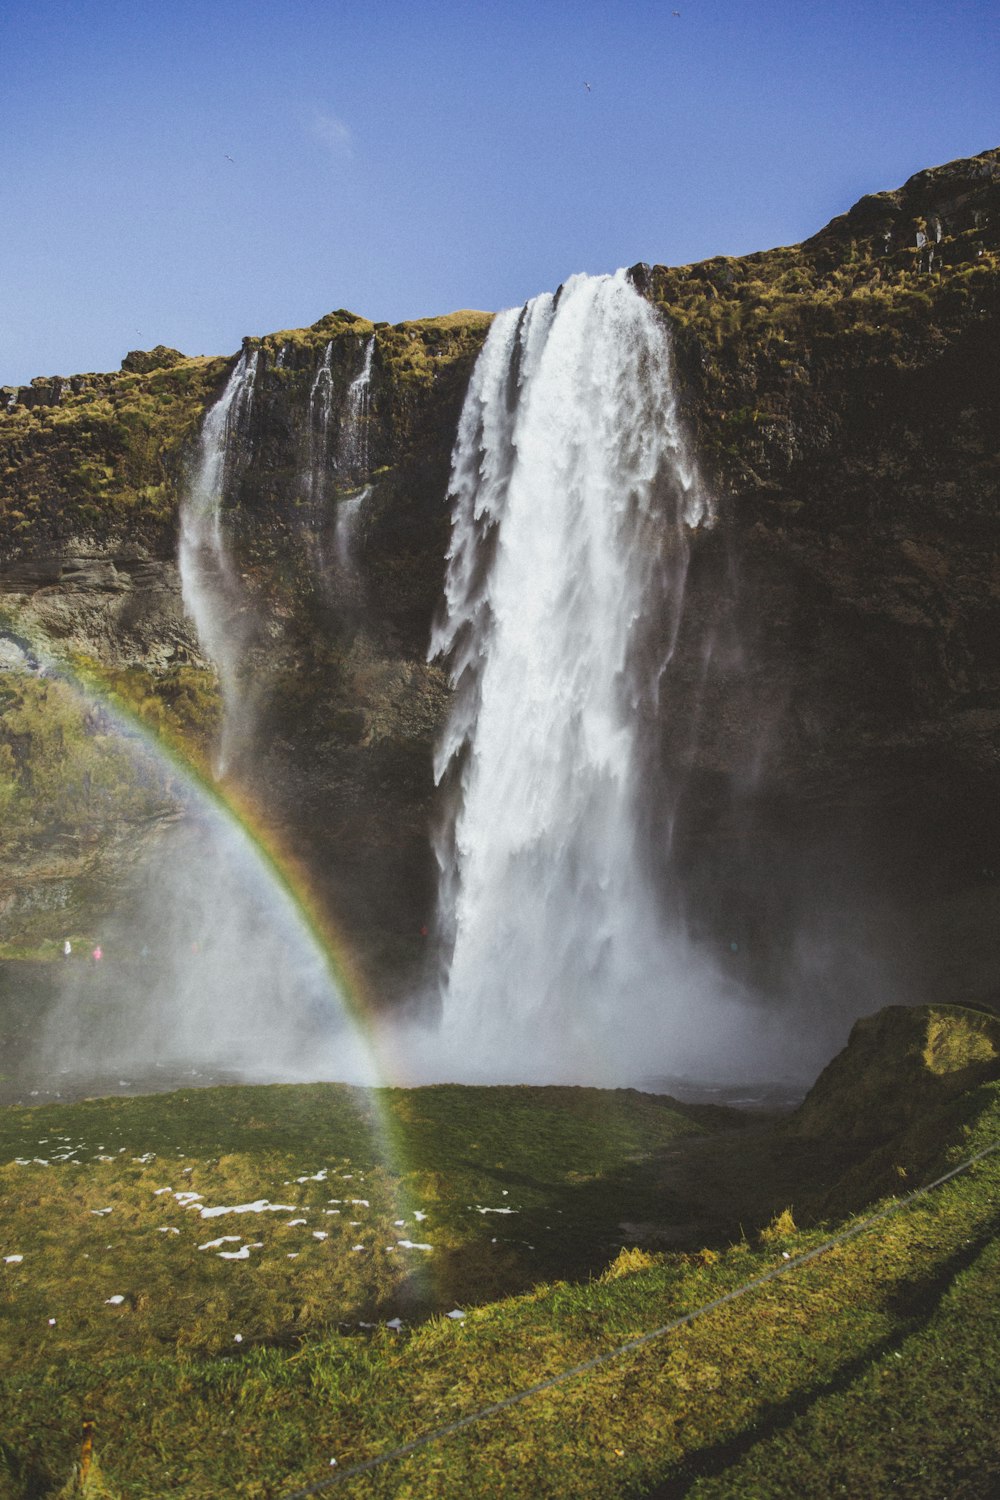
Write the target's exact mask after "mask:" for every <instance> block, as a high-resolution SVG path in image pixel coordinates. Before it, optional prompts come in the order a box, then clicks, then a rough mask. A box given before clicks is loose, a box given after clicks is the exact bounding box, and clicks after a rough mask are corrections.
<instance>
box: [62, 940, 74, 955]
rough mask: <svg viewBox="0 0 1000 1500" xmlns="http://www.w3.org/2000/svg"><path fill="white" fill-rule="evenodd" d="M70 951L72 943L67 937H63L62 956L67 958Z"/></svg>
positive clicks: (71, 950)
mask: <svg viewBox="0 0 1000 1500" xmlns="http://www.w3.org/2000/svg"><path fill="white" fill-rule="evenodd" d="M72 952H73V944H72V943H71V942H70V940H69V938H64V940H63V958H69V956H70V954H71V953H72Z"/></svg>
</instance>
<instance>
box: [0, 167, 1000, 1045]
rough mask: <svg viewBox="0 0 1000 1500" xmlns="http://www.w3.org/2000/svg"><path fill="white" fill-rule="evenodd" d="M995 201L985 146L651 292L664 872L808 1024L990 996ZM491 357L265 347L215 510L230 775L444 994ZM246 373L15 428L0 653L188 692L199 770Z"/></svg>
mask: <svg viewBox="0 0 1000 1500" xmlns="http://www.w3.org/2000/svg"><path fill="white" fill-rule="evenodd" d="M998 173H1000V155H998V153H997V152H989V153H986V154H984V155H983V156H981V157H977V158H974V159H972V160H971V161H966V162H958V163H952V164H949V165H948V166H946V167H941V168H936V169H934V170H932V171H929V172H925V173H921V174H919V175H918V176H917V177H915V178H913V179H911V181H910V182H909V183H907V184H906V185H905V187H903V188H901V189H899V190H897V191H895V192H892V193H883V194H877V195H874V196H872V197H870V198H866V199H863V200H862V201H861V203H859V204H857V205H856V206H855V207H854V208H853V209H852V210H851V211H850V212H849V213H847V214H845V215H843V216H842V217H841V218H839V219H836V220H834V221H833V223H832V224H830V225H829V226H827V228H826V229H824V230H822V231H821V232H820V233H819V234H817V235H816V236H814V238H813V239H811V240H809V241H806V242H805V243H804V244H803V245H800V246H796V247H791V248H787V249H778V250H772V251H765V252H762V253H760V254H758V255H754V256H747V257H742V258H738V259H730V258H721V257H720V258H717V259H715V260H712V261H707V262H704V263H702V264H700V265H696V266H689V267H680V268H668V267H660V266H656V267H645V266H640V267H635V268H633V271H632V272H631V273H630V274H631V281H632V284H633V286H635V287H636V288H637V289H638V290H639V291H640V292H642V294H643V295H644V296H645V297H646V298H647V300H648V301H649V302H650V303H651V304H652V306H653V307H654V308H655V309H656V310H657V311H658V313H660V314H661V315H662V317H663V318H664V319H665V320H666V321H667V323H668V324H669V327H670V332H671V335H672V343H673V355H674V361H675V366H676V376H677V385H678V392H679V395H678V400H679V405H680V410H681V415H682V417H683V420H684V423H685V425H686V429H687V431H688V432H689V434H690V436H691V440H692V446H693V450H694V452H695V453H696V454H697V459H698V463H699V466H700V469H701V472H702V475H703V479H704V482H705V485H706V488H707V490H708V491H709V492H710V493H711V495H712V496H713V498H714V503H715V507H716V511H717V519H716V521H715V524H714V525H713V526H711V527H703V528H700V529H698V530H697V531H693V532H692V533H691V535H690V537H689V539H688V541H689V548H690V556H689V559H688V567H687V578H686V585H685V590H684V607H683V611H682V614H681V617H680V620H679V622H674V621H672V620H671V619H670V617H669V610H666V611H664V614H663V617H662V619H653V620H651V621H649V622H647V625H648V630H647V635H648V649H649V651H650V655H651V658H652V657H654V656H656V654H657V652H660V653H661V655H662V652H661V647H662V645H663V638H665V636H666V634H668V633H669V632H670V631H672V630H673V629H674V626H675V624H676V629H677V639H676V645H675V649H674V651H673V654H672V656H671V657H670V660H669V665H668V667H667V669H666V671H665V673H664V674H663V677H662V679H661V681H660V684H659V694H658V699H657V704H658V706H656V707H655V708H654V707H650V705H649V704H646V705H644V706H643V707H642V710H641V711H642V713H643V715H644V721H643V727H642V734H643V737H644V743H646V744H648V745H652V746H653V749H654V752H655V753H653V754H652V755H650V756H648V757H646V758H645V759H644V768H643V773H642V778H643V779H642V782H641V786H640V791H639V796H638V806H639V816H640V818H642V819H644V820H645V822H646V824H647V825H648V826H647V827H646V828H645V829H644V834H643V836H644V840H645V847H648V848H649V849H650V850H651V851H653V853H652V855H651V858H652V859H653V861H654V864H655V865H656V868H655V869H653V870H652V871H651V879H652V880H653V882H654V884H655V888H656V889H657V891H658V892H659V899H660V900H662V902H663V903H664V905H665V906H667V907H669V909H670V910H671V911H672V912H674V913H675V914H676V915H677V916H678V919H679V920H682V921H683V923H684V924H685V927H686V930H687V931H688V933H689V934H690V936H691V938H692V940H693V941H694V942H696V943H700V944H703V945H704V946H705V947H706V948H707V949H709V950H710V951H711V952H712V953H713V955H714V956H715V958H716V960H717V961H718V962H719V963H720V964H721V965H723V966H724V967H726V968H727V969H728V970H729V971H730V972H731V973H732V974H733V976H734V977H736V978H737V979H739V980H741V981H744V982H749V983H751V984H752V985H754V986H757V987H758V988H759V989H760V991H761V992H763V993H766V994H768V995H770V996H781V995H783V996H784V997H785V998H786V999H787V1000H788V1001H789V1002H792V1001H794V1002H795V1003H796V1004H797V1005H798V1006H799V1007H800V1008H801V1007H805V1009H806V1011H807V1012H808V1013H809V1014H810V1017H811V1021H810V1024H812V1022H813V1021H815V1022H816V1024H817V1025H819V1024H820V1018H821V1016H822V1013H823V1011H824V1009H829V1008H830V1007H833V1008H834V1009H836V1010H837V1011H838V1014H839V1013H840V1012H841V1011H842V1012H843V1014H844V1015H845V1016H847V1015H848V1014H856V1013H859V1012H860V1011H863V1010H866V1009H870V1008H873V1006H874V1005H875V1004H876V1003H880V1002H881V1001H882V1000H885V999H896V998H902V999H908V998H918V997H920V998H923V997H925V996H927V997H930V998H938V999H970V998H979V999H982V998H988V996H989V994H990V993H991V992H994V991H997V990H1000V972H998V969H997V959H996V957H995V955H994V954H993V952H992V944H991V941H990V938H989V934H990V933H991V932H992V931H994V930H995V923H996V918H997V915H998V901H997V890H998V884H997V882H998V879H1000V848H998V829H997V813H996V809H997V808H998V807H1000V798H998V796H997V791H998V786H997V781H998V761H997V729H998V726H1000V654H998V650H997V642H998V640H1000V574H998V568H997V523H996V514H997V477H998V459H997V442H996V434H997V432H998V431H1000V422H998V417H1000V413H998V411H997V405H998V399H1000V395H998V393H1000V369H998V363H1000V356H998V352H997V351H998V349H1000V339H998V336H997V335H998V297H997V288H998V259H997V258H998V224H1000V181H998ZM488 328H489V319H488V318H487V317H486V316H484V315H476V314H454V315H452V316H450V317H448V318H442V319H437V320H429V321H427V322H424V323H416V324H408V325H398V326H393V327H390V326H388V325H384V324H372V323H370V322H368V321H366V320H364V319H358V318H355V317H354V316H353V315H351V314H346V313H335V314H331V315H329V316H328V317H327V318H324V319H322V320H321V321H320V322H319V323H317V324H315V325H314V326H313V327H312V328H311V329H306V330H298V331H293V332H290V333H279V334H274V335H269V336H268V337H267V338H265V339H262V340H252V341H250V342H249V343H248V349H250V350H251V352H254V351H255V352H256V353H257V361H258V370H257V376H256V382H255V389H254V401H253V408H252V412H251V414H250V418H249V421H248V425H247V429H246V431H245V432H243V433H242V434H241V435H240V438H239V445H238V447H239V451H238V453H236V456H235V457H234V459H233V461H232V462H231V464H230V467H229V471H228V473H227V477H226V481H225V486H224V492H223V494H222V498H221V507H220V525H221V527H222V530H223V533H224V536H225V542H226V547H227V549H228V551H227V556H228V557H229V559H230V564H231V568H232V574H233V577H234V579H235V580H236V586H235V587H234V590H233V593H232V595H231V597H230V599H229V601H228V605H227V608H228V609H229V610H230V611H231V614H232V619H233V622H234V624H236V623H238V625H239V630H240V632H241V636H240V638H241V640H242V642H243V644H242V647H241V661H240V664H239V665H238V667H237V669H236V671H237V677H242V679H243V680H244V681H245V682H246V683H247V684H252V686H253V710H254V711H253V715H252V724H251V725H250V727H249V728H248V730H247V736H248V738H247V742H246V744H245V746H244V754H243V757H242V759H240V760H238V763H237V764H236V766H235V768H234V770H233V772H232V774H233V775H235V776H237V777H238V778H244V779H245V780H246V781H249V782H250V783H252V784H253V785H254V787H255V788H256V789H257V791H258V793H259V794H260V795H261V796H262V797H264V798H265V800H266V801H267V803H268V807H269V816H270V817H271V818H272V819H273V821H274V822H276V823H278V824H280V825H281V826H282V828H283V829H284V830H285V833H286V835H287V836H288V838H289V839H290V840H291V841H292V843H293V845H294V846H295V847H296V848H297V849H298V851H299V853H300V855H301V856H302V858H303V859H304V860H305V861H306V862H307V863H308V864H309V866H310V867H311V868H312V869H313V870H314V871H315V872H316V879H317V883H318V885H319V887H320V892H321V899H324V900H326V901H327V902H328V903H329V905H330V907H331V909H333V910H335V911H336V912H337V913H338V915H339V917H340V919H341V921H342V923H343V925H344V926H345V927H346V928H347V929H348V930H349V931H350V932H351V933H352V934H353V936H354V937H355V938H356V939H357V941H358V944H359V947H360V950H361V952H362V955H363V958H364V960H365V961H366V962H367V966H368V968H369V970H370V972H371V973H372V974H373V975H374V976H375V977H376V979H377V980H378V981H379V982H380V984H381V986H382V989H383V992H384V993H386V994H389V993H391V992H395V991H398V992H402V991H403V990H405V989H406V988H407V987H408V986H409V985H410V984H411V983H412V981H413V978H414V976H415V975H417V974H419V973H420V972H421V965H422V964H423V963H424V961H425V956H426V948H427V940H426V939H425V938H423V937H422V935H421V928H422V927H424V926H427V925H432V922H433V917H432V913H433V909H434V904H435V889H436V878H437V877H436V869H435V862H434V859H433V856H432V852H431V840H430V835H429V830H430V828H431V826H432V823H433V821H434V819H435V818H436V817H438V812H439V809H438V804H437V803H436V801H435V795H434V786H433V774H432V756H433V749H434V746H435V744H436V743H437V742H438V740H439V736H440V734H441V731H442V727H443V725H444V723H445V722H446V717H447V712H448V703H449V688H448V685H447V681H446V677H445V673H444V670H443V669H442V666H441V665H440V664H438V663H428V662H427V660H426V657H427V647H428V641H429V637H430V630H431V624H432V620H433V618H434V615H435V611H436V609H437V608H438V604H439V601H440V599H441V596H442V590H443V586H444V579H445V572H446V552H447V549H448V546H449V539H450V502H449V498H448V485H449V470H450V459H451V453H452V448H453V445H454V442H455V436H456V431H457V427H458V420H459V413H460V411H461V408H462V403H463V399H464V397H465V393H466V389H467V386H468V383H469V379H470V375H471V372H472V369H473V367H474V364H475V361H476V358H477V356H478V354H479V352H480V350H481V348H482V345H483V342H484V339H485V337H486V334H487V331H488ZM366 360H368V361H369V370H368V384H367V387H366V388H365V405H364V410H363V416H361V417H359V415H358V413H359V412H360V411H361V406H360V404H359V401H358V400H357V399H354V398H352V396H351V391H352V387H353V389H354V392H355V397H356V396H357V393H358V391H359V390H360V389H361V387H360V386H359V384H358V382H359V380H360V378H361V376H362V375H363V373H364V366H365V361H366ZM233 366H234V362H233V361H232V360H230V361H224V360H218V359H216V360H186V359H180V360H178V359H177V358H176V351H163V352H162V353H160V352H158V351H152V353H151V354H150V355H148V356H145V355H144V356H142V357H141V358H136V357H135V356H134V355H132V356H129V360H128V362H127V368H125V369H123V371H122V372H121V373H120V374H117V375H88V376H74V377H72V378H65V379H46V380H40V381H38V382H35V383H34V384H33V385H32V387H30V388H26V389H23V390H21V391H6V392H5V393H4V397H3V404H2V407H0V454H2V459H3V463H2V467H0V486H2V488H0V507H2V511H0V515H2V529H0V612H2V613H0V628H3V629H4V630H6V631H7V632H8V634H11V635H13V636H16V637H18V638H24V639H30V640H32V641H36V640H37V639H38V638H39V637H47V638H48V639H49V640H50V641H51V642H52V643H53V645H54V647H55V648H56V649H57V650H59V651H62V652H64V653H65V652H73V653H75V654H76V655H77V656H80V655H82V656H84V657H86V658H87V659H88V661H89V662H91V663H92V664H94V666H95V668H97V669H101V670H105V671H106V672H109V673H111V674H112V675H113V676H114V685H115V688H116V690H117V691H119V692H120V693H122V694H124V695H126V696H127V695H128V694H130V693H131V694H132V695H133V700H134V701H137V702H140V704H141V703H142V702H145V703H146V705H147V708H146V710H145V711H147V712H151V710H150V709H149V706H148V705H149V703H150V702H153V703H155V702H157V701H166V700H167V699H169V700H170V701H169V702H168V703H167V708H166V709H165V710H164V712H169V714H170V715H172V716H173V717H172V719H171V724H172V726H173V727H174V728H175V729H176V731H177V732H178V733H179V734H180V735H181V736H184V735H188V736H189V737H190V739H191V740H192V742H199V743H201V744H202V745H203V746H204V747H205V754H206V757H210V746H209V742H210V740H211V739H212V737H213V735H214V734H215V733H216V731H217V727H218V724H217V714H218V703H217V695H216V699H215V706H214V707H213V706H212V705H211V703H210V702H209V700H210V699H211V698H212V693H213V691H214V689H213V686H212V685H213V682H214V678H213V675H212V673H211V671H210V670H209V669H208V666H207V663H206V660H205V654H204V646H203V644H199V640H198V637H197V634H196V632H195V630H194V628H193V624H192V621H191V619H190V617H189V616H188V615H187V614H186V613H185V611H184V610H183V608H182V602H181V591H180V584H179V579H178V574H177V567H176V561H177V540H178V515H179V512H180V509H181V506H182V503H183V501H184V497H185V495H186V494H188V493H189V488H190V484H191V479H192V473H193V471H194V469H195V466H196V464H197V461H198V443H199V440H200V434H201V430H202V428H201V424H202V421H203V418H204V414H205V412H206V410H207V409H209V408H210V407H211V406H212V405H213V403H215V402H217V401H218V399H219V397H220V396H221V394H222V393H223V391H224V389H225V387H226V383H227V381H228V380H229V378H230V376H231V374H232V371H233ZM324 366H325V370H326V374H322V371H323V370H324ZM352 414H353V416H352ZM351 420H354V422H355V429H354V431H353V433H351V432H350V431H349V427H350V422H351ZM359 421H360V422H361V424H362V426H363V432H362V431H361V429H360V428H359V427H358V422H359ZM318 456H319V457H318ZM317 463H320V464H321V466H322V473H318V472H317V468H316V465H317ZM345 518H347V519H346V520H345ZM658 630H659V632H660V635H661V639H659V640H658V639H657V631H658ZM12 659H14V658H12ZM3 660H6V658H3ZM3 671H6V669H4V668H2V664H0V672H3ZM184 674H187V677H188V678H190V680H191V682H192V683H195V682H196V683H198V684H199V685H200V687H201V688H203V689H204V692H203V694H202V697H201V698H200V699H198V702H199V703H200V705H201V707H200V709H199V708H198V707H197V706H196V707H192V706H191V705H192V703H194V702H195V699H196V698H197V694H193V688H192V693H191V694H189V695H188V697H184V695H183V694H181V692H180V690H179V688H178V683H179V682H180V680H181V678H182V676H183V675H184ZM6 680H8V681H9V680H10V678H9V675H8V676H7V679H6ZM185 680H187V678H185ZM192 694H193V696H192ZM171 695H172V696H171ZM3 733H4V731H3V727H2V720H0V739H2V737H3ZM22 753H30V752H23V751H22ZM840 1034H841V1033H840V1032H838V1039H839V1037H840ZM830 1050H832V1048H831V1049H830Z"/></svg>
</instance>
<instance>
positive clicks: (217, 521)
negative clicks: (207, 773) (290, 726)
mask: <svg viewBox="0 0 1000 1500" xmlns="http://www.w3.org/2000/svg"><path fill="white" fill-rule="evenodd" d="M257 360H258V353H257V351H256V350H254V351H253V352H252V353H248V352H247V350H244V351H243V353H242V354H241V355H240V357H239V359H238V360H237V362H236V364H235V366H234V367H233V372H232V374H231V375H230V377H229V380H228V381H227V383H226V388H225V390H224V391H223V393H222V395H221V396H220V397H219V399H218V401H217V402H216V403H215V405H214V406H213V407H212V408H211V410H210V411H209V412H208V415H207V416H206V417H205V421H204V423H203V424H202V429H201V441H200V444H199V448H198V459H197V463H196V466H195V469H194V474H193V476H192V479H191V483H190V486H189V489H188V493H187V496H186V499H185V503H184V505H183V507H182V510H181V535H180V546H179V549H178V565H179V568H180V575H181V596H182V598H183V601H184V607H185V609H186V610H187V612H188V614H189V615H190V616H191V618H192V620H193V621H194V626H195V630H196V631H197V634H198V641H199V643H200V645H201V646H202V647H203V649H204V651H205V653H206V654H207V655H208V656H209V657H210V658H211V660H212V662H213V663H214V664H215V667H216V669H217V670H218V673H219V685H220V688H221V691H222V706H223V728H222V743H221V746H220V751H219V763H218V765H217V767H216V770H217V773H218V774H219V775H222V774H223V773H224V772H225V771H226V769H227V768H228V765H229V762H230V759H231V756H232V753H233V751H234V749H235V748H236V746H237V744H238V741H239V738H240V736H241V734H242V732H243V728H244V722H243V721H244V710H245V709H246V707H247V705H246V703H245V702H244V701H243V699H242V696H241V693H240V683H239V666H240V659H241V657H242V654H243V648H244V645H245V635H246V632H245V629H244V627H243V625H242V623H241V621H240V618H239V602H238V589H237V581H236V579H235V576H234V573H233V567H232V562H231V559H230V556H229V551H228V548H227V546H226V539H225V536H224V533H223V529H222V500H223V495H224V491H225V485H226V479H227V471H228V469H229V468H230V467H231V465H232V464H233V462H234V461H238V459H239V458H240V456H241V454H242V453H243V452H244V450H245V448H246V443H247V438H248V435H249V431H250V419H251V415H252V412H253V400H254V389H255V383H256V379H257Z"/></svg>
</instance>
